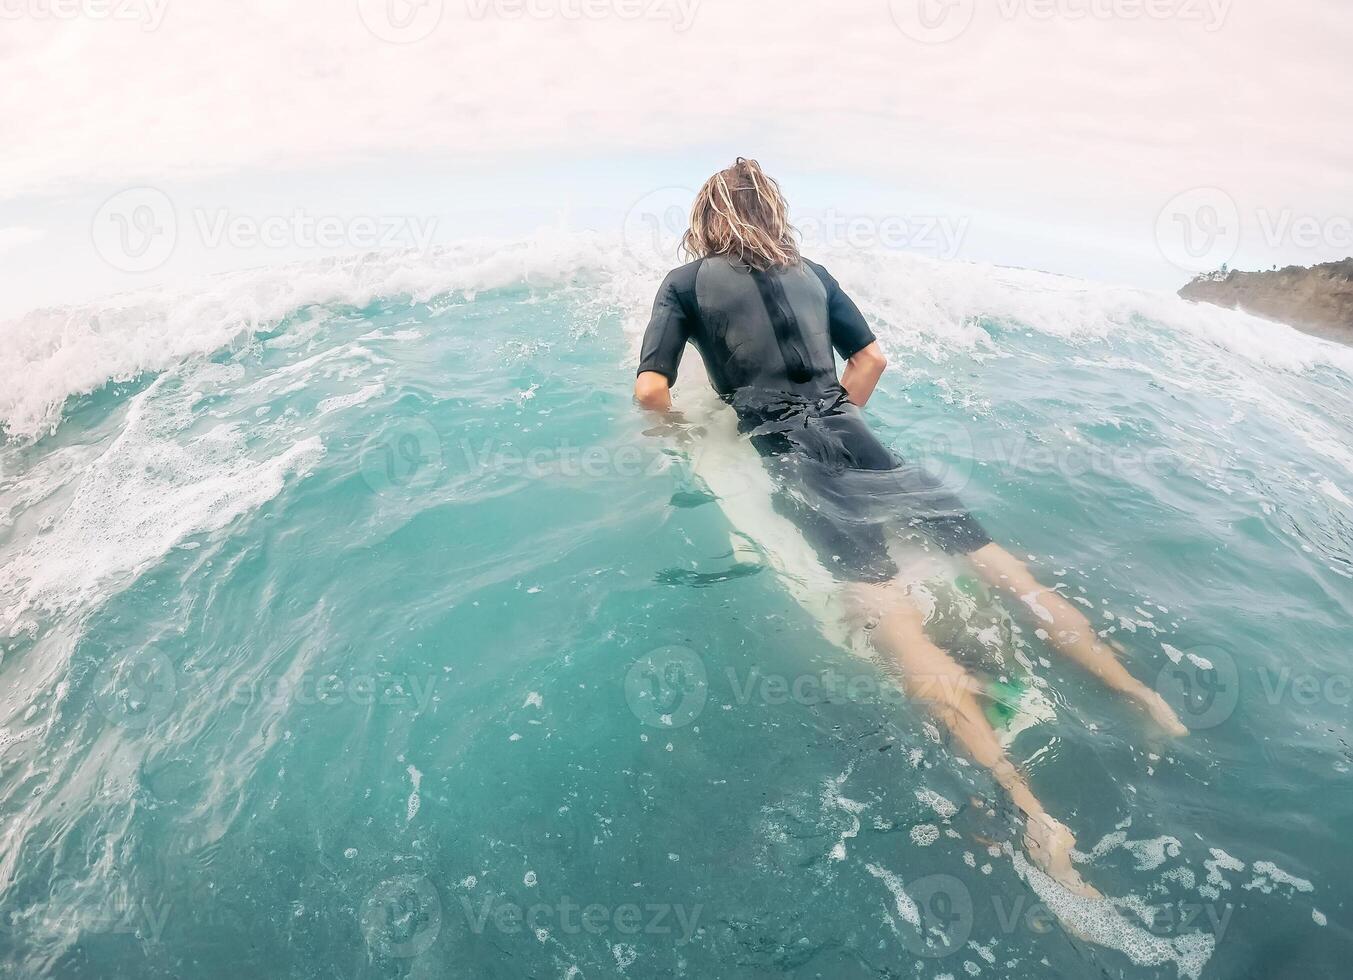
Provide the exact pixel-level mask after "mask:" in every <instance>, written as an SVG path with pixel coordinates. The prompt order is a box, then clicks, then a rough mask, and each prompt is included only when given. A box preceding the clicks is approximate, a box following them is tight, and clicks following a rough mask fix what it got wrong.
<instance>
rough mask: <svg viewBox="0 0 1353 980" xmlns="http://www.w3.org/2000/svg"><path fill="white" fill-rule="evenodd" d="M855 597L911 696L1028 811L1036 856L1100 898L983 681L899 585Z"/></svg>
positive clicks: (1028, 843) (1029, 844)
mask: <svg viewBox="0 0 1353 980" xmlns="http://www.w3.org/2000/svg"><path fill="white" fill-rule="evenodd" d="M855 599H856V601H857V602H858V603H859V604H860V606H861V608H860V609H859V614H860V618H861V619H864V620H867V621H869V622H872V623H874V626H873V628H872V631H871V633H870V637H871V640H872V642H873V644H874V647H875V649H877V650H878V651H879V652H880V653H882V654H884V655H885V656H888V657H890V658H892V660H893V661H894V662H895V663H896V664H897V665H898V667H899V668H900V669H901V672H902V686H903V690H904V691H905V692H906V694H907V696H908V697H911V698H914V699H916V700H919V701H921V702H923V703H924V704H925V706H926V708H927V710H928V711H929V712H930V714H931V716H932V717H933V718H934V719H935V720H936V721H937V722H939V723H940V724H942V725H943V726H944V727H945V728H947V729H948V730H949V731H950V732H951V733H952V734H953V736H954V737H955V738H956V739H958V741H959V744H960V745H962V746H963V748H964V749H965V750H966V751H967V752H968V754H969V755H970V756H971V757H972V758H973V760H974V761H975V762H977V763H978V764H980V765H982V766H984V767H985V768H987V769H989V770H991V773H992V775H993V776H995V777H996V781H997V782H998V783H1000V785H1001V786H1002V788H1004V789H1005V791H1006V793H1008V794H1009V796H1010V799H1011V800H1012V801H1013V802H1014V804H1015V805H1016V806H1017V807H1019V808H1020V809H1021V810H1022V811H1024V813H1025V815H1026V817H1027V818H1028V821H1027V832H1026V835H1025V839H1024V843H1025V847H1026V849H1027V850H1028V852H1029V856H1030V857H1031V858H1033V859H1034V862H1035V863H1037V864H1038V865H1039V866H1040V867H1042V868H1043V869H1044V870H1045V871H1047V873H1048V874H1049V875H1051V876H1052V877H1053V878H1054V879H1055V880H1056V881H1058V882H1060V883H1061V884H1062V885H1063V886H1064V887H1065V888H1067V889H1068V890H1070V891H1073V892H1075V893H1076V894H1078V895H1085V896H1091V897H1095V896H1098V895H1099V893H1098V892H1097V891H1096V890H1095V889H1094V888H1092V887H1090V886H1089V885H1087V884H1086V883H1085V882H1084V881H1083V880H1082V879H1081V876H1080V874H1079V873H1078V872H1077V871H1076V869H1075V868H1074V867H1073V866H1072V864H1071V849H1072V848H1073V847H1075V846H1076V839H1075V838H1074V837H1073V836H1072V834H1071V831H1070V830H1068V829H1067V828H1066V827H1065V826H1063V825H1062V824H1061V823H1059V822H1058V821H1057V820H1055V819H1053V817H1052V816H1050V815H1049V814H1048V812H1047V810H1045V809H1044V808H1043V804H1041V803H1040V802H1039V801H1038V798H1037V797H1035V796H1034V794H1033V790H1031V789H1030V788H1029V784H1028V782H1026V781H1025V779H1024V776H1023V775H1022V774H1021V773H1020V771H1019V770H1018V769H1017V768H1016V767H1015V765H1014V764H1013V763H1012V762H1011V761H1010V760H1009V758H1007V756H1006V754H1005V750H1004V749H1003V748H1002V747H1001V743H1000V740H999V739H998V738H997V737H996V732H995V730H994V729H993V728H992V727H991V724H990V723H989V722H988V721H987V718H986V714H985V712H984V711H983V710H982V705H981V703H980V702H979V700H978V696H977V695H978V691H979V685H978V683H977V681H976V679H975V678H974V677H973V676H972V675H971V674H969V673H968V672H967V671H966V670H964V669H963V667H962V666H961V665H959V664H958V663H957V662H956V661H955V660H954V659H953V657H951V656H949V654H948V653H946V652H945V651H944V650H941V649H940V648H939V647H938V646H936V645H935V643H934V642H933V641H932V640H931V639H930V637H929V636H927V635H926V632H925V624H924V619H923V618H922V615H921V612H920V610H919V609H917V608H916V606H915V605H913V603H912V602H911V600H910V599H909V598H908V597H907V596H906V595H905V594H904V592H903V591H902V589H901V588H899V587H898V586H896V585H884V586H857V587H856V591H855Z"/></svg>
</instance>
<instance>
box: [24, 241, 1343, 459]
mask: <svg viewBox="0 0 1353 980" xmlns="http://www.w3.org/2000/svg"><path fill="white" fill-rule="evenodd" d="M817 257H818V258H821V259H822V260H823V261H824V262H827V263H828V264H829V265H830V266H831V268H832V271H833V273H834V274H835V275H836V276H837V278H838V279H840V280H841V282H842V284H843V285H844V286H845V287H846V288H847V289H848V290H850V291H851V292H852V293H853V294H854V295H855V298H856V299H857V300H858V301H859V304H860V306H861V307H862V308H863V309H864V310H865V312H866V313H867V314H868V315H869V316H870V317H871V318H872V319H873V320H874V321H875V322H876V323H877V324H878V326H879V330H880V333H881V334H882V335H883V336H884V337H885V338H886V340H887V341H888V342H889V344H890V345H892V346H893V347H894V348H896V349H904V350H913V351H917V352H921V353H925V354H927V355H930V356H932V357H934V358H936V359H943V358H944V357H946V356H948V355H949V354H950V353H952V352H953V351H955V350H961V351H967V352H973V353H979V354H982V353H985V354H995V353H997V352H998V351H997V348H996V346H995V344H994V343H993V342H992V341H991V338H990V336H989V335H988V333H987V332H986V330H985V329H983V327H982V325H981V324H982V322H983V321H984V320H990V321H997V322H1004V323H1011V324H1018V325H1019V326H1021V327H1023V328H1026V329H1030V330H1033V331H1037V332H1041V333H1048V334H1052V335H1056V336H1061V337H1068V338H1084V339H1086V340H1087V341H1094V340H1095V339H1097V338H1103V337H1108V336H1111V335H1113V334H1115V333H1119V332H1122V331H1124V330H1132V331H1136V332H1138V333H1140V332H1141V331H1143V330H1144V329H1146V328H1145V327H1144V326H1143V323H1144V322H1145V321H1150V322H1152V323H1154V324H1156V325H1157V328H1156V329H1159V330H1163V331H1166V332H1173V334H1174V335H1175V336H1177V337H1180V338H1189V339H1190V341H1191V342H1190V344H1188V345H1187V346H1188V350H1187V351H1186V352H1184V353H1183V354H1182V355H1181V357H1182V358H1183V359H1184V360H1185V361H1188V360H1189V359H1190V358H1192V359H1197V357H1198V356H1199V351H1211V352H1212V353H1213V354H1214V355H1220V354H1230V355H1238V356H1239V357H1241V358H1243V359H1245V360H1247V361H1250V362H1254V363H1258V364H1263V365H1266V366H1268V367H1272V368H1278V369H1282V370H1287V371H1294V372H1299V371H1304V370H1307V369H1309V368H1312V367H1315V366H1319V365H1326V366H1332V367H1336V368H1338V369H1340V370H1342V371H1344V372H1345V373H1347V374H1350V375H1353V351H1350V350H1349V349H1347V348H1345V347H1342V346H1340V345H1337V344H1333V343H1330V342H1327V341H1323V340H1319V339H1317V338H1314V337H1309V336H1306V335H1304V334H1301V333H1298V332H1296V331H1295V330H1292V329H1290V328H1287V327H1284V326H1282V325H1277V324H1273V323H1270V322H1268V321H1264V320H1260V319H1258V318H1256V317H1251V316H1248V315H1246V314H1243V313H1238V312H1234V311H1228V310H1221V309H1216V308H1212V307H1203V306H1195V305H1192V304H1189V303H1186V302H1184V301H1183V300H1180V299H1178V298H1177V297H1174V296H1171V295H1167V294H1159V293H1152V292H1148V291H1142V290H1134V289H1124V288H1118V287H1109V286H1100V285H1095V284H1091V283H1086V282H1082V281H1079V280H1075V279H1068V278H1066V277H1063V276H1055V275H1050V274H1045V273H1038V272H1029V271H1024V270H1015V269H1004V268H997V267H992V266H984V265H977V264H969V263H946V262H938V261H935V260H932V259H927V258H922V257H919V256H915V255H908V254H903V253H896V252H888V251H864V250H846V251H842V252H839V253H831V252H828V253H821V254H819V255H818V256H817ZM675 262H676V259H675V257H674V258H673V264H675ZM663 271H664V270H662V269H660V268H657V267H655V266H653V265H652V264H645V263H643V262H640V261H638V260H636V259H634V258H632V257H630V256H629V255H628V254H627V253H626V251H625V250H624V248H623V247H622V246H621V245H620V244H619V243H617V242H614V241H610V240H607V239H603V238H600V237H598V236H595V235H590V234H562V233H555V232H548V233H542V234H540V235H539V236H537V237H536V238H535V239H533V240H531V241H529V242H518V243H510V244H504V243H484V242H469V243H464V244H460V245H455V246H449V247H446V248H442V249H434V250H431V251H429V252H427V253H425V254H424V253H418V254H412V253H408V254H406V253H382V254H372V255H365V256H356V257H352V258H346V259H326V260H324V261H320V262H311V263H304V264H297V265H290V266H280V267H274V268H267V269H260V270H251V271H248V272H241V273H234V274H230V275H224V276H219V277H215V278H211V279H208V280H205V281H204V282H202V283H199V284H197V285H196V286H195V287H193V288H178V289H165V290H143V291H139V292H132V293H126V294H121V295H119V296H115V297H111V298H108V299H105V300H102V301H99V302H96V303H92V304H88V305H84V306H76V307H58V308H48V309H41V310H35V311H33V312H30V313H28V314H25V315H23V316H21V317H19V318H18V319H15V320H11V321H8V322H5V323H3V324H0V339H2V340H3V343H0V429H3V431H5V432H7V433H9V434H10V435H11V436H17V437H20V438H34V437H37V436H40V435H42V434H43V433H45V432H48V431H50V430H52V429H53V428H54V427H55V426H56V425H57V424H58V423H59V421H60V417H61V411H62V406H63V405H64V404H65V402H66V400H67V399H68V398H70V397H71V396H75V395H81V394H87V393H89V392H93V391H96V390H98V389H99V388H101V387H103V386H104V385H105V384H107V383H108V382H109V381H115V380H126V379H131V378H135V377H138V376H141V375H144V374H148V373H151V374H153V373H157V372H160V371H164V370H167V369H169V368H171V367H173V366H174V365H176V364H180V363H182V362H184V361H186V360H188V359H190V358H194V357H200V356H202V355H205V354H209V353H211V352H213V351H217V350H220V349H222V348H224V347H227V346H229V345H231V344H233V343H240V342H243V341H245V340H246V339H247V338H249V337H251V336H252V335H254V334H255V333H256V332H258V331H259V330H261V329H264V328H267V327H269V326H271V325H274V324H276V323H278V322H279V321H281V320H282V319H284V318H286V317H288V316H290V315H292V314H295V313H296V312H297V311H300V310H304V309H306V308H309V307H314V306H324V307H334V306H342V305H366V304H367V303H370V302H371V301H373V300H375V299H378V298H394V297H406V298H409V299H412V300H413V301H417V302H423V301H429V300H432V299H434V298H436V297H439V296H443V295H447V294H451V293H456V294H459V295H462V296H464V297H466V298H473V296H474V295H475V294H476V293H477V292H478V291H481V290H485V289H491V288H495V287H500V286H507V285H512V284H519V283H525V284H529V285H534V286H549V285H558V284H565V283H572V282H577V281H586V283H587V284H588V289H587V292H588V296H589V298H590V300H591V301H592V302H594V303H597V304H601V305H603V306H606V307H609V308H612V309H617V310H621V311H623V313H624V317H625V321H626V328H627V331H628V332H629V333H630V335H631V340H632V342H633V343H636V344H637V337H638V333H639V331H640V329H641V328H642V324H643V321H644V319H645V317H646V315H647V312H648V309H649V307H650V305H651V302H652V296H653V293H654V290H655V288H656V285H657V283H658V281H659V280H660V279H661V276H662V273H663ZM368 336H370V337H372V339H375V336H374V335H370V334H369V335H368ZM384 339H390V340H394V339H398V340H413V339H416V338H415V337H414V336H413V335H412V334H411V333H409V332H408V331H400V332H396V333H393V334H390V335H388V336H387V337H386V338H384ZM1200 345H1201V346H1200ZM1134 366H1135V367H1137V368H1139V369H1147V370H1152V371H1156V372H1159V371H1164V370H1166V369H1167V368H1168V367H1169V365H1165V364H1135V365H1134ZM1179 380H1180V383H1188V382H1187V381H1184V380H1183V379H1179ZM1261 387H1262V386H1260V385H1257V384H1256V385H1255V386H1254V388H1255V389H1256V390H1258V389H1259V388H1261ZM1302 425H1303V426H1304V427H1305V430H1306V434H1305V436H1304V438H1307V439H1308V441H1311V442H1315V443H1320V444H1325V443H1329V445H1327V446H1326V447H1325V451H1326V453H1327V454H1331V453H1332V454H1338V453H1340V452H1346V451H1344V450H1341V449H1340V447H1339V445H1338V439H1337V437H1332V435H1331V433H1330V432H1329V431H1327V430H1328V426H1323V425H1321V424H1320V423H1319V422H1318V420H1306V421H1305V422H1303V423H1302ZM1332 438H1333V441H1331V439H1332ZM1350 464H1351V465H1353V460H1350Z"/></svg>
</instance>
